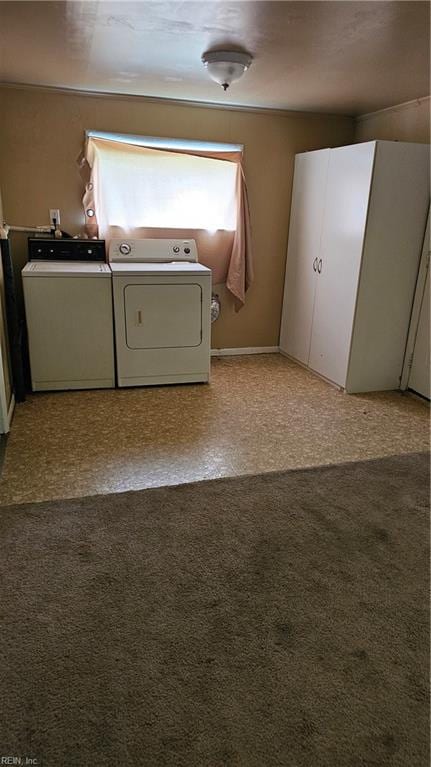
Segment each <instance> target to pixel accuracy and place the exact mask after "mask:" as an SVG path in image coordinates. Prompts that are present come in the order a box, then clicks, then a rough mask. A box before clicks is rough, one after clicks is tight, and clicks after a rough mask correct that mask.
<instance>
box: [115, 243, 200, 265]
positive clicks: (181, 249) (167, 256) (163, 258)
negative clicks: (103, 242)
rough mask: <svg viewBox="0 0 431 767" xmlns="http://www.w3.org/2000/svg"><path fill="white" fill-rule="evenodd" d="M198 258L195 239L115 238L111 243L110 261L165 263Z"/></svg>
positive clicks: (194, 260)
mask: <svg viewBox="0 0 431 767" xmlns="http://www.w3.org/2000/svg"><path fill="white" fill-rule="evenodd" d="M197 260H198V251H197V247H196V242H195V240H179V239H172V240H171V239H165V238H163V239H162V238H160V239H151V238H144V239H141V240H126V239H124V240H122V239H113V240H111V243H110V245H109V261H113V262H115V261H129V262H133V263H145V262H148V263H163V262H165V263H166V262H169V261H171V262H172V261H191V262H193V263H195V262H196V261H197Z"/></svg>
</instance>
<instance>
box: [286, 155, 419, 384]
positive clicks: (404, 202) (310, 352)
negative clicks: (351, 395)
mask: <svg viewBox="0 0 431 767" xmlns="http://www.w3.org/2000/svg"><path fill="white" fill-rule="evenodd" d="M428 168H429V147H428V146H426V145H424V144H407V143H398V142H389V141H377V142H376V141H373V142H367V143H364V144H356V145H354V146H348V147H341V148H338V149H324V150H319V151H316V152H309V153H307V154H300V155H297V157H296V161H295V177H294V186H293V197H292V209H291V220H290V229H289V246H288V254H287V263H286V278H285V292H284V302H283V313H282V320H281V333H280V350H281V352H282V353H284V354H287V355H288V356H290V357H293V358H294V359H296V360H298V361H299V362H301V363H302V364H304V365H306V366H307V367H309V368H310V369H312V370H314V371H315V372H317V373H319V374H320V375H322V376H323V377H324V378H327V379H328V380H329V381H332V382H334V383H336V384H337V385H338V386H341V387H343V388H345V389H346V391H349V392H361V391H373V390H384V389H396V388H399V386H400V376H401V372H402V366H403V358H404V352H405V346H406V341H407V333H408V326H409V319H410V313H411V308H412V301H413V294H414V289H415V282H416V276H417V271H418V264H419V258H420V251H421V245H422V240H423V233H424V228H425V221H426V214H427V208H428V204H429V176H428Z"/></svg>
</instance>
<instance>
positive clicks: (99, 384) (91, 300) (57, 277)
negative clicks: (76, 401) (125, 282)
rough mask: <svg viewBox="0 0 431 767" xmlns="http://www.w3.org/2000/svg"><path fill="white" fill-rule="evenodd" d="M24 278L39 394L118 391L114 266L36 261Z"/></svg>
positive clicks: (32, 363) (34, 377)
mask: <svg viewBox="0 0 431 767" xmlns="http://www.w3.org/2000/svg"><path fill="white" fill-rule="evenodd" d="M22 278H23V287H24V302H25V312H26V319H27V329H28V338H29V352H30V368H31V381H32V389H33V391H44V390H54V389H96V388H110V387H114V386H115V366H114V344H113V316H112V279H111V270H110V268H109V266H108V265H107V264H105V263H97V262H84V261H30V262H29V263H28V264H27V265H26V266H25V267H24V269H23V270H22Z"/></svg>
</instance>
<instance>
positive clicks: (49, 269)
mask: <svg viewBox="0 0 431 767" xmlns="http://www.w3.org/2000/svg"><path fill="white" fill-rule="evenodd" d="M96 275H97V276H98V277H110V276H111V270H110V269H109V266H108V264H101V263H98V262H97V261H29V263H28V264H26V265H25V267H24V269H23V270H22V276H23V277H94V276H96Z"/></svg>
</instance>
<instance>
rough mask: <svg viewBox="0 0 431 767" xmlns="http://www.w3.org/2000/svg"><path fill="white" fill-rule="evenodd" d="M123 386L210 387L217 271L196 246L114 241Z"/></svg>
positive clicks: (180, 242) (112, 253)
mask: <svg viewBox="0 0 431 767" xmlns="http://www.w3.org/2000/svg"><path fill="white" fill-rule="evenodd" d="M109 264H110V267H111V270H112V278H113V293H114V320H115V347H116V358H117V383H118V386H149V385H154V384H179V383H194V382H208V381H209V377H210V335H211V318H210V313H211V270H210V269H208V268H207V267H205V266H203V265H202V264H199V263H198V261H197V248H196V243H195V242H194V240H179V239H141V240H120V239H114V240H111V244H110V248H109Z"/></svg>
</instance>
